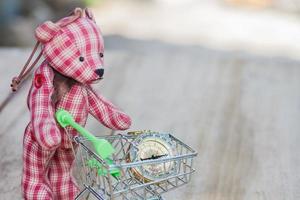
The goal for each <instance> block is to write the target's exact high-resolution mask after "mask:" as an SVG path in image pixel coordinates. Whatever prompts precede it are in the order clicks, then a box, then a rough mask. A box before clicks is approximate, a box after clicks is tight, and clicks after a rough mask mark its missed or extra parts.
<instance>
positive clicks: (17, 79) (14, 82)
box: [10, 42, 42, 92]
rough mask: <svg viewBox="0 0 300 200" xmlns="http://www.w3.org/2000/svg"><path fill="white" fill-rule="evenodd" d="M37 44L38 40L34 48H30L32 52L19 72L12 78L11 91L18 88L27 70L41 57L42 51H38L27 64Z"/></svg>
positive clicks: (38, 43) (26, 74) (27, 72)
mask: <svg viewBox="0 0 300 200" xmlns="http://www.w3.org/2000/svg"><path fill="white" fill-rule="evenodd" d="M39 45H40V42H37V43H36V44H35V46H34V49H33V50H32V52H31V54H30V56H29V58H28V59H27V61H26V63H25V65H24V66H23V68H22V70H21V72H20V74H19V75H18V76H16V77H14V78H13V79H12V81H11V85H10V87H11V88H12V91H13V92H15V91H17V90H18V87H19V85H20V84H21V83H22V81H24V79H26V77H27V76H28V74H29V72H30V71H31V70H32V69H33V68H34V66H35V65H36V64H37V62H38V61H39V60H40V58H41V57H42V52H40V53H39V55H38V56H37V57H36V59H35V60H34V62H33V63H32V64H31V65H30V66H29V64H30V62H31V60H32V58H33V56H34V54H35V52H36V51H37V49H38V47H39ZM28 66H29V67H28Z"/></svg>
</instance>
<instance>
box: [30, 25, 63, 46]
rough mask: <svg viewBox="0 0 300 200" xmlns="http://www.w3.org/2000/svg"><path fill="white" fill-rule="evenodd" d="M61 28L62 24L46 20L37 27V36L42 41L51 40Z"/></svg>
mask: <svg viewBox="0 0 300 200" xmlns="http://www.w3.org/2000/svg"><path fill="white" fill-rule="evenodd" d="M59 30H60V26H59V25H58V24H55V23H53V22H51V21H46V22H44V23H42V24H41V25H39V26H38V27H37V28H36V29H35V37H36V39H37V40H38V41H39V42H41V43H47V42H49V41H50V40H51V39H52V38H53V37H54V36H55V35H56V34H57V33H58V31H59Z"/></svg>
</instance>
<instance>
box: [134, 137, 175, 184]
mask: <svg viewBox="0 0 300 200" xmlns="http://www.w3.org/2000/svg"><path fill="white" fill-rule="evenodd" d="M133 144H134V147H131V148H130V150H129V151H130V152H129V158H128V161H129V162H144V163H145V164H142V165H140V166H139V167H134V168H131V172H132V174H133V175H134V176H135V177H136V178H138V179H139V180H144V181H146V182H149V181H155V180H158V179H161V178H165V177H167V176H170V175H172V174H174V173H175V172H176V171H175V170H176V162H174V161H166V160H165V158H172V157H173V156H176V154H177V153H176V145H175V143H174V142H173V141H172V139H171V137H170V135H169V134H164V133H157V132H150V131H148V132H142V133H141V134H140V135H138V136H137V137H136V139H135V140H134V142H133ZM159 160H161V162H159ZM151 161H157V162H155V163H153V162H152V163H151V164H146V163H149V162H151Z"/></svg>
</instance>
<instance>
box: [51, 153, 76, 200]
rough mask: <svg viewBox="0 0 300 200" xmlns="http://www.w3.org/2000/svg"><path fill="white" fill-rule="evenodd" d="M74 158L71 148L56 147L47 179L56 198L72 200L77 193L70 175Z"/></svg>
mask: <svg viewBox="0 0 300 200" xmlns="http://www.w3.org/2000/svg"><path fill="white" fill-rule="evenodd" d="M74 159H75V157H74V153H73V151H72V149H62V148H58V149H57V150H56V152H55V154H54V156H53V159H52V160H51V165H50V169H49V180H50V184H51V186H52V189H53V193H54V195H55V196H56V197H57V199H58V200H74V199H75V197H76V196H77V194H78V193H79V189H78V187H77V185H76V184H75V182H74V181H75V180H74V178H73V177H72V175H71V168H72V164H73V162H74Z"/></svg>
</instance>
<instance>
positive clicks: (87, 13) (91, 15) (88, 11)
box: [84, 8, 96, 22]
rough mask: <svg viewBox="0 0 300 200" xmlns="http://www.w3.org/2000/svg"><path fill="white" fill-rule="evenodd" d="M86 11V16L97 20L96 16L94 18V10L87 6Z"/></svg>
mask: <svg viewBox="0 0 300 200" xmlns="http://www.w3.org/2000/svg"><path fill="white" fill-rule="evenodd" d="M84 11H85V16H87V17H88V18H89V19H91V20H93V21H94V22H96V21H95V18H94V14H93V13H92V11H91V10H90V9H88V8H86V9H84Z"/></svg>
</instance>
